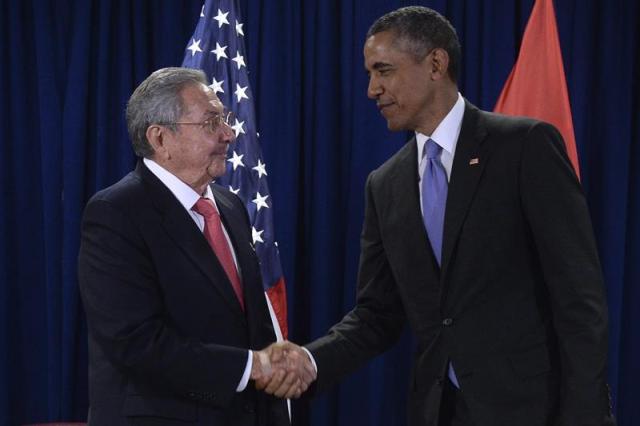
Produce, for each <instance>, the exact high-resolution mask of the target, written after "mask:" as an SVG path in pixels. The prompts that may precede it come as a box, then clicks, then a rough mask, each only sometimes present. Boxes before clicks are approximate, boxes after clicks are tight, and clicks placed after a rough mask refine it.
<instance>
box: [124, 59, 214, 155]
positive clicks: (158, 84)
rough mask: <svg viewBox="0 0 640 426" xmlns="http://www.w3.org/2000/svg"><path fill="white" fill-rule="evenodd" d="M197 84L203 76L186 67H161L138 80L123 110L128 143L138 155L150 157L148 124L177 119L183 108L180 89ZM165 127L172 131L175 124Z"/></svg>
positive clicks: (150, 147)
mask: <svg viewBox="0 0 640 426" xmlns="http://www.w3.org/2000/svg"><path fill="white" fill-rule="evenodd" d="M199 83H202V84H207V77H206V75H205V74H204V72H202V71H201V70H195V69H190V68H161V69H159V70H157V71H155V72H153V73H152V74H151V75H150V76H149V77H147V78H146V79H145V80H144V81H143V82H142V83H140V85H139V86H138V87H137V88H136V90H135V91H134V92H133V94H132V95H131V97H130V98H129V102H128V103H127V110H126V117H127V128H128V129H129V136H130V137H131V144H132V146H133V151H134V152H135V153H136V155H137V156H138V157H145V158H146V157H151V156H152V155H153V153H154V150H153V147H152V146H151V144H150V143H149V141H148V140H147V129H148V128H149V126H150V125H152V124H159V123H174V122H176V121H179V120H180V117H182V114H183V112H184V110H185V105H184V104H183V101H182V95H181V92H182V89H184V88H185V86H188V85H191V84H199ZM167 127H169V128H170V129H171V130H172V131H174V132H175V131H176V126H175V125H167Z"/></svg>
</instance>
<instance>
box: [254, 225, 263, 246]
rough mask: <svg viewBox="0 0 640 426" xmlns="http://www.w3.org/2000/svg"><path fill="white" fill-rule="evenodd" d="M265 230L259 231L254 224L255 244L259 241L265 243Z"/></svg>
mask: <svg viewBox="0 0 640 426" xmlns="http://www.w3.org/2000/svg"><path fill="white" fill-rule="evenodd" d="M263 232H264V230H262V231H258V230H257V229H256V228H254V227H253V226H252V227H251V238H253V244H255V243H257V242H260V243H264V240H263V239H262V233H263Z"/></svg>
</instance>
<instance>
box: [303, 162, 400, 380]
mask: <svg viewBox="0 0 640 426" xmlns="http://www.w3.org/2000/svg"><path fill="white" fill-rule="evenodd" d="M374 176H375V172H373V173H372V174H371V175H370V176H369V178H368V179H367V184H366V208H365V218H364V225H363V230H362V235H361V253H360V264H359V270H358V289H357V295H356V306H355V307H354V309H353V310H352V311H351V312H349V313H348V314H347V315H346V316H345V317H344V318H343V319H342V320H341V321H340V322H339V323H338V324H336V325H334V326H333V327H332V328H331V329H330V330H329V332H328V334H327V335H326V336H324V337H321V338H319V339H317V340H315V341H313V342H311V343H310V344H308V345H306V347H307V348H308V349H309V350H310V351H311V353H312V354H313V357H314V359H315V361H316V364H317V366H318V383H317V390H318V391H322V390H324V389H325V388H326V387H328V386H330V385H333V384H335V383H336V382H337V381H339V380H340V379H342V378H343V377H344V376H345V375H347V374H349V373H351V372H353V371H354V370H356V369H357V368H359V367H360V366H361V365H362V364H363V363H365V362H366V361H368V360H369V359H371V358H372V357H374V356H376V355H378V354H380V353H381V352H383V351H385V350H386V349H388V348H389V347H390V346H391V345H393V343H395V342H396V341H397V339H398V338H399V336H400V333H401V332H402V329H403V327H404V324H405V313H404V308H403V305H402V302H401V300H400V296H399V294H398V290H397V287H396V283H395V280H394V278H393V275H392V273H391V268H390V266H389V263H388V260H387V257H386V254H385V248H384V244H383V241H382V239H381V235H380V228H379V226H380V225H379V222H378V220H379V217H378V212H377V210H376V205H375V199H374V195H373V190H372V186H373V180H374V178H375V177H374Z"/></svg>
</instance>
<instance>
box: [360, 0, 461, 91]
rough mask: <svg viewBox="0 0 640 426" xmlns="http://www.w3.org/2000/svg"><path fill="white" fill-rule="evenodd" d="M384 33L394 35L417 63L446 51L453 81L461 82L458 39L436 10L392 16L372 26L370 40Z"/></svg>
mask: <svg viewBox="0 0 640 426" xmlns="http://www.w3.org/2000/svg"><path fill="white" fill-rule="evenodd" d="M383 31H392V32H393V33H394V34H395V35H396V37H397V38H396V41H397V42H398V43H402V48H403V50H405V51H406V52H407V53H409V54H411V55H412V56H413V57H414V59H415V60H416V61H417V62H420V61H422V60H423V59H424V58H425V57H426V56H427V55H428V54H429V52H431V51H432V50H433V49H435V48H441V49H444V50H445V51H446V52H447V54H448V55H449V67H448V69H447V72H448V74H449V77H450V78H451V80H453V81H454V82H456V81H457V80H458V71H459V68H460V56H461V53H460V50H461V49H460V42H459V41H458V35H457V34H456V30H455V28H453V26H452V25H451V23H450V22H449V21H448V20H447V18H445V17H444V16H442V15H441V14H439V13H438V12H436V11H435V10H433V9H429V8H428V7H422V6H408V7H402V8H400V9H397V10H394V11H393V12H389V13H387V14H386V15H384V16H382V17H380V18H378V19H377V20H376V21H375V22H374V23H373V25H371V28H369V31H368V32H367V39H368V38H369V37H371V36H372V35H374V34H377V33H380V32H383Z"/></svg>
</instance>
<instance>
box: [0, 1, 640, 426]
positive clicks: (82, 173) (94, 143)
mask: <svg viewBox="0 0 640 426" xmlns="http://www.w3.org/2000/svg"><path fill="white" fill-rule="evenodd" d="M411 3H418V4H424V5H427V6H430V7H433V8H435V9H436V10H439V11H440V12H442V13H443V14H444V15H446V16H447V17H448V18H449V19H450V20H451V21H452V23H453V24H454V26H455V27H456V28H457V30H458V33H459V36H460V39H461V42H462V46H463V58H464V59H463V64H462V78H461V81H460V87H461V91H462V93H463V94H464V95H465V96H466V97H467V98H468V99H470V100H471V101H472V102H474V103H475V104H476V105H478V106H480V107H482V108H484V109H489V110H490V109H493V106H494V104H495V101H496V99H497V97H498V94H499V93H500V90H501V89H502V86H503V84H504V82H505V80H506V78H507V75H508V74H509V72H510V70H511V67H512V66H513V63H514V61H515V58H516V55H517V52H518V46H519V43H520V39H521V37H522V33H523V31H524V26H525V24H526V21H527V19H528V17H529V13H530V11H531V8H532V5H533V1H532V0H520V1H517V0H510V1H506V0H504V1H498V0H478V1H464V0H457V1H444V0H441V1H415V2H411ZM411 3H410V2H405V1H393V0H349V1H347V0H342V1H340V0H305V1H299V0H270V1H268V2H266V1H265V2H263V1H260V0H242V1H241V6H242V11H243V14H244V21H245V27H244V29H245V34H246V42H247V47H248V53H249V55H248V56H249V57H248V61H247V63H248V66H249V70H250V72H251V74H250V76H251V83H252V86H253V91H254V94H255V98H256V111H257V116H258V128H259V131H260V133H261V141H262V144H263V152H264V156H265V158H266V164H267V171H268V172H269V178H270V186H271V188H272V197H273V204H274V209H275V220H276V232H277V235H278V239H279V246H280V250H281V254H282V261H283V269H284V272H285V276H286V279H287V286H288V289H289V311H290V317H289V320H290V324H291V336H290V337H291V338H292V340H294V341H297V342H305V341H307V340H309V339H311V338H315V337H318V336H320V335H322V334H324V333H325V332H326V330H327V329H328V327H329V326H330V325H332V324H333V323H335V322H336V321H338V320H339V319H340V318H341V317H342V315H343V314H344V313H346V312H347V311H348V310H349V309H350V308H351V307H352V305H353V303H354V295H355V276H356V268H357V259H358V251H359V247H358V244H359V241H358V240H359V232H360V226H361V223H362V216H363V186H364V181H365V178H366V176H367V174H368V173H369V172H370V171H371V170H372V169H373V168H375V167H377V166H378V165H380V164H381V163H382V162H383V161H384V160H385V159H386V158H388V157H389V156H390V155H391V154H392V153H393V152H395V151H396V150H397V149H398V148H400V146H401V145H402V144H403V143H404V141H405V140H406V135H405V134H391V133H390V132H388V131H387V129H386V125H385V122H384V120H383V119H382V118H381V117H380V116H379V114H378V112H377V110H376V108H375V106H374V105H373V103H372V102H371V101H369V100H368V99H367V98H366V85H367V78H366V75H365V72H364V69H363V65H362V45H363V42H364V35H365V33H366V30H367V28H368V26H369V25H370V24H371V23H372V22H373V20H374V19H375V18H377V17H378V16H380V15H382V14H383V13H385V12H388V11H389V10H392V9H395V8H397V7H399V6H404V5H408V4H411ZM201 4H202V2H201V1H200V0H183V1H169V0H165V1H158V0H156V1H151V0H148V1H142V0H138V1H130V0H122V1H115V0H114V1H87V0H42V1H36V0H25V1H11V0H0V49H1V52H0V60H1V64H0V97H1V100H0V183H1V185H0V187H1V188H2V198H1V199H0V215H1V216H2V220H1V221H0V236H1V237H0V254H1V255H0V348H1V350H0V424H1V425H5V424H6V425H19V424H23V423H28V422H36V421H53V420H61V419H65V420H83V419H84V418H85V416H86V410H87V383H86V382H87V348H86V327H85V321H84V314H83V312H82V306H81V305H80V304H79V300H78V292H77V282H76V257H77V252H78V242H79V222H80V217H81V213H82V209H83V206H84V204H85V202H86V201H87V200H88V198H89V197H90V196H91V195H92V194H93V193H94V192H95V191H97V190H98V189H101V188H104V187H105V186H107V185H110V184H111V183H113V182H115V181H116V180H118V179H119V178H120V177H121V176H123V175H124V174H125V173H126V172H128V171H129V170H130V169H131V168H132V166H133V164H134V157H133V154H132V152H131V149H130V146H129V142H128V139H127V134H126V127H125V124H124V117H123V116H124V114H123V111H124V106H125V103H126V100H127V99H128V96H129V95H130V93H131V91H132V90H133V88H134V87H135V86H136V85H137V84H138V83H139V82H140V81H141V80H142V79H143V78H144V77H146V76H147V75H148V74H149V73H150V72H151V71H153V70H155V69H157V68H160V67H163V66H176V65H178V64H180V63H181V60H182V56H183V53H184V48H185V46H186V44H187V42H188V40H189V38H190V36H191V33H192V31H193V29H194V28H195V24H196V21H197V19H198V15H199V12H200V7H201ZM555 5H556V13H557V20H558V27H559V32H560V39H561V44H562V50H563V56H564V63H565V69H566V73H567V80H568V85H569V93H570V97H571V105H572V111H573V120H574V127H575V133H576V139H577V145H578V153H579V157H580V165H581V170H582V177H583V185H584V188H585V191H586V194H587V197H588V200H589V205H590V208H591V213H592V218H593V223H594V228H595V232H596V236H597V240H598V244H599V249H600V254H601V259H602V264H603V268H604V274H605V277H606V283H607V293H608V299H609V307H610V324H611V327H610V329H611V333H610V336H611V337H610V365H609V370H610V373H609V378H610V382H611V385H612V388H613V391H614V396H615V410H616V412H617V415H618V420H619V424H620V425H621V426H632V425H638V424H640V405H638V404H637V401H638V400H640V391H639V390H638V387H637V385H636V384H637V383H640V367H639V366H640V362H638V361H637V360H638V359H640V325H639V324H640V309H638V308H637V306H634V305H638V303H640V172H639V168H638V166H637V165H638V164H640V108H639V100H640V87H639V81H640V29H639V28H640V10H639V9H640V6H639V2H637V1H634V0H629V1H621V0H620V1H605V0H601V1H593V0H591V1H590V0H586V1H585V0H557V1H556V3H555ZM410 351H411V343H410V339H409V338H408V337H407V335H405V337H404V338H403V340H402V341H401V342H400V343H399V344H398V345H397V346H396V347H395V348H394V349H393V350H392V351H391V352H389V353H388V354H386V355H384V356H382V357H379V358H378V359H376V360H374V361H373V362H371V363H370V364H369V365H368V366H367V367H365V368H363V369H362V370H360V371H359V372H357V373H355V374H354V375H352V376H351V377H350V378H349V379H348V380H346V381H345V382H344V383H343V384H342V385H340V386H339V387H336V388H335V389H334V390H333V391H331V392H329V393H327V394H325V395H324V396H322V397H320V398H318V399H316V400H315V401H313V402H312V403H311V404H297V405H298V406H297V407H296V408H297V410H296V411H297V413H298V414H297V417H296V420H297V421H296V423H297V424H302V425H304V424H312V425H317V426H329V425H385V426H387V425H402V424H404V423H405V415H404V397H405V388H406V386H407V382H408V380H407V378H408V362H409V359H410Z"/></svg>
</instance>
